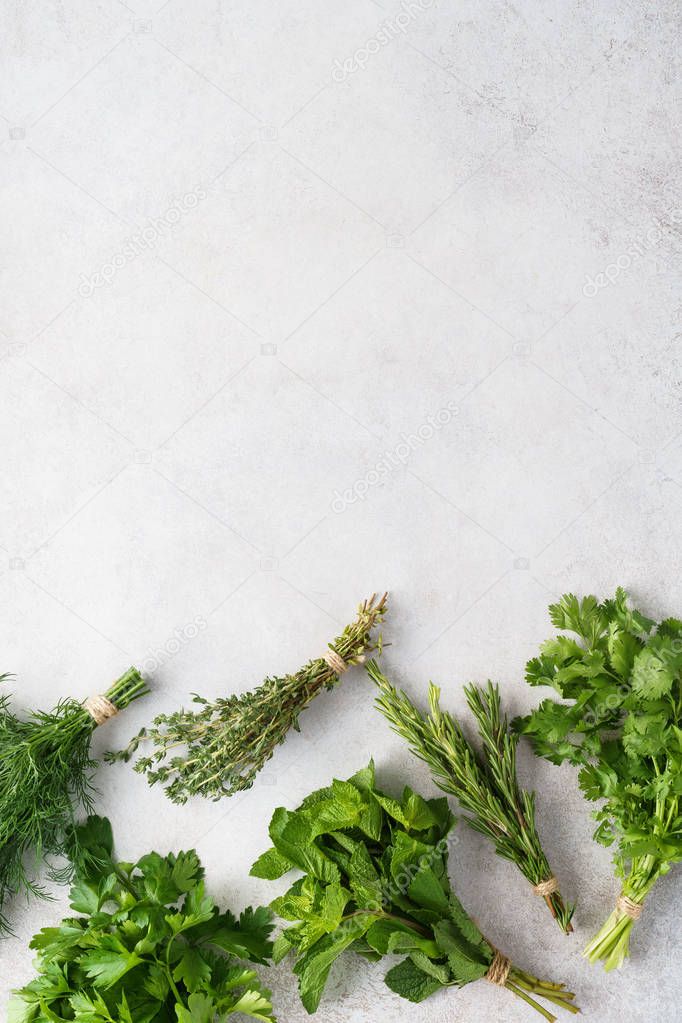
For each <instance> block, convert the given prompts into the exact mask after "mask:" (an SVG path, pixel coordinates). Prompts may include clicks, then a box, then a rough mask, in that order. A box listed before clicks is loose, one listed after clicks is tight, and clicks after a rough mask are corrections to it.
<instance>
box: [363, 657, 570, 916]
mask: <svg viewBox="0 0 682 1023" xmlns="http://www.w3.org/2000/svg"><path fill="white" fill-rule="evenodd" d="M367 672H368V674H369V676H370V678H371V679H372V681H373V682H374V683H375V684H376V685H377V686H378V688H379V695H378V697H377V700H376V705H377V707H378V708H379V710H380V711H381V713H382V714H383V715H384V717H385V718H386V719H387V721H388V722H389V724H390V726H391V728H392V729H393V731H394V732H396V733H397V734H398V735H400V736H402V738H404V739H405V740H406V741H407V743H408V745H409V748H410V750H411V751H412V753H413V754H414V755H415V756H417V757H419V759H420V760H422V761H424V763H426V764H427V765H428V766H429V768H430V769H431V773H432V775H433V778H434V781H435V782H436V784H437V785H438V786H439V788H441V789H442V790H443V791H444V792H447V793H449V794H450V795H453V796H454V797H455V798H456V799H457V800H458V802H459V803H460V805H461V806H462V808H463V809H464V810H467V811H468V812H469V814H470V815H471V816H466V817H465V818H464V819H465V820H466V822H467V823H468V824H469V826H470V827H471V828H473V829H474V830H475V831H478V832H479V833H480V834H482V835H485V836H486V837H487V838H489V839H490V840H491V841H492V842H493V843H494V845H495V849H496V852H497V853H498V855H500V856H502V857H504V859H507V860H511V861H512V862H513V863H515V864H516V866H517V867H518V868H519V870H520V871H521V873H522V874H523V876H524V877H525V878H526V880H527V881H529V882H530V883H531V884H532V885H537V884H540V883H541V882H543V881H547V880H548V879H549V878H550V877H552V871H551V869H550V866H549V862H548V860H547V857H546V855H545V853H544V850H543V848H542V845H541V842H540V837H539V835H538V832H537V827H536V824H535V796H534V793H530V792H526V791H525V790H524V789H521V787H520V786H519V783H518V779H517V774H516V747H517V745H518V736H516V735H514V734H513V733H512V732H511V731H510V729H509V726H508V723H507V719H506V717H503V716H502V714H501V710H500V695H499V690H498V688H497V686H494V685H493V684H492V683H491V682H489V683H488V686H487V688H486V689H480V688H478V687H477V686H474V685H470V686H466V687H465V690H464V691H465V694H466V698H467V702H468V704H469V707H470V709H471V712H472V714H473V715H474V717H475V719H476V722H477V724H478V731H479V735H480V738H481V743H482V751H481V753H478V752H477V751H476V750H475V749H474V747H473V746H472V744H471V743H470V742H469V740H468V739H467V738H466V736H465V734H464V732H463V730H462V727H461V725H460V724H459V722H458V721H457V720H456V719H455V718H453V717H452V716H451V715H450V714H448V713H447V712H445V711H443V710H442V709H441V706H440V690H439V689H438V688H437V687H436V686H434V685H433V684H431V685H430V686H429V714H428V715H426V714H423V713H422V712H421V711H419V710H418V709H417V708H416V707H415V705H414V704H413V703H412V701H411V700H410V698H409V697H408V696H407V695H406V693H404V692H402V691H400V692H399V691H398V690H397V689H396V688H395V687H394V686H393V685H392V684H391V682H390V681H389V680H388V678H387V677H386V676H385V675H384V674H383V673H382V672H381V670H380V668H379V666H378V664H377V663H376V661H370V662H369V663H368V665H367ZM544 900H545V903H546V905H547V907H548V908H549V910H550V912H551V914H552V916H553V917H554V919H555V920H556V921H557V923H558V924H559V926H560V927H561V929H562V930H563V931H565V932H566V933H568V932H570V931H572V930H573V928H572V926H571V917H572V915H573V908H574V907H573V906H571V905H566V903H564V901H563V898H562V896H561V894H560V893H559V892H558V891H555V892H552V893H551V894H549V895H546V896H544Z"/></svg>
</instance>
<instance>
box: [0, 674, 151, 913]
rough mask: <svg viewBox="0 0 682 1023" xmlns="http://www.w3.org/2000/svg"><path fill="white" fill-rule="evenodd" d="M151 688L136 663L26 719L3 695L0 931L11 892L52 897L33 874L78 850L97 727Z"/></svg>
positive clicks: (59, 874)
mask: <svg viewBox="0 0 682 1023" xmlns="http://www.w3.org/2000/svg"><path fill="white" fill-rule="evenodd" d="M5 678H7V676H6V675H5V676H3V679H5ZM146 692H147V688H146V685H145V683H144V681H143V680H142V677H141V675H140V674H139V672H138V671H137V670H136V669H135V668H130V669H129V670H128V671H127V672H126V673H125V675H122V676H121V678H120V679H119V680H118V681H117V682H115V683H114V685H113V686H112V687H111V688H110V689H109V690H108V692H107V693H106V694H105V695H104V696H97V697H93V698H92V699H91V700H88V701H86V703H85V704H81V703H79V702H78V701H76V700H72V699H66V700H61V701H60V702H59V703H58V704H57V706H56V707H55V709H54V710H52V711H50V712H44V711H34V712H32V713H31V714H30V715H29V716H28V717H27V718H26V719H22V718H19V717H18V716H17V715H16V714H14V713H13V712H12V710H11V708H10V701H9V697H7V696H2V697H0V931H2V930H4V931H6V930H8V929H9V924H8V921H7V918H6V917H5V916H4V915H3V910H4V906H5V904H6V902H7V900H8V899H9V898H10V897H11V896H13V895H16V894H17V893H18V892H20V891H24V892H26V894H33V895H39V896H43V897H46V893H45V891H44V890H43V889H42V888H41V886H40V884H39V883H38V882H36V881H35V880H34V878H33V872H34V870H35V867H36V866H37V862H38V861H40V860H41V859H42V858H44V857H49V856H51V855H67V854H69V853H70V852H71V851H72V850H71V848H70V847H69V846H68V835H69V833H70V832H71V831H72V829H73V826H74V817H75V814H76V812H77V811H78V810H79V809H81V808H84V809H86V810H89V809H91V807H92V798H91V793H92V785H91V779H92V774H93V772H94V769H95V768H96V766H97V763H96V761H94V760H93V759H92V758H91V756H90V739H91V737H92V733H93V732H94V730H95V728H96V727H97V726H98V724H102V723H103V721H105V720H106V719H107V718H109V717H112V716H113V715H114V714H116V713H117V712H118V711H119V710H123V709H124V707H127V706H128V704H130V703H132V702H133V700H136V699H138V697H140V696H143V695H144V694H145V693H146ZM88 708H89V709H88ZM31 852H32V853H33V857H31V858H28V859H27V853H31ZM70 870H71V868H70V867H69V868H65V869H63V870H61V871H60V870H57V869H55V868H52V870H51V876H52V877H53V878H54V879H56V880H59V881H65V880H67V879H68V877H69V874H70Z"/></svg>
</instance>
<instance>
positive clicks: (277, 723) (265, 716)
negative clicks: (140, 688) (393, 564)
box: [108, 593, 387, 803]
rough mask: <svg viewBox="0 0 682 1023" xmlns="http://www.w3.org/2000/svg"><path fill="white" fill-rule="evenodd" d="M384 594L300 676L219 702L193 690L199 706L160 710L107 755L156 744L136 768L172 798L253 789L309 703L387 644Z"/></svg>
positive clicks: (367, 603)
mask: <svg viewBox="0 0 682 1023" xmlns="http://www.w3.org/2000/svg"><path fill="white" fill-rule="evenodd" d="M386 599H387V594H386V593H384V595H383V596H382V597H380V598H379V599H377V597H376V594H372V596H371V597H370V598H369V600H363V602H362V603H361V604H360V605H359V607H358V611H357V617H356V619H355V621H354V622H351V624H350V625H347V626H346V628H345V629H344V630H343V632H342V633H341V635H340V636H338V637H337V638H336V639H335V640H334V641H333V642H332V643H330V644H329V645H328V648H327V650H326V651H325V652H324V654H323V655H322V656H320V657H316V658H314V659H313V660H312V661H309V662H308V663H307V664H305V665H304V666H303V667H302V668H300V669H299V670H298V671H297V672H296V673H295V674H293V675H283V676H272V677H270V678H266V679H265V681H264V682H263V683H262V684H261V685H260V686H258V687H257V688H256V689H252V690H251V691H250V692H247V693H234V694H232V695H231V696H226V697H223V698H220V699H217V700H213V701H211V700H206V699H205V698H204V697H202V696H196V695H195V696H194V698H193V702H194V703H195V704H196V705H197V706H198V707H199V708H200V709H198V710H196V709H194V710H185V708H181V709H180V710H177V711H175V712H174V713H172V714H160V715H159V716H158V717H156V718H155V719H154V727H153V728H149V729H147V728H143V729H142V730H141V731H140V732H139V733H138V734H137V735H136V736H135V737H134V738H133V739H132V740H131V742H130V743H129V744H128V746H127V748H126V749H124V750H121V751H120V752H118V753H114V754H109V755H108V759H109V760H125V761H128V760H130V759H132V757H133V756H134V755H135V753H136V751H137V749H138V747H139V746H140V744H141V743H146V742H149V743H151V746H152V749H151V751H150V752H149V754H148V755H147V756H143V757H139V758H138V760H137V762H136V763H135V770H136V771H138V772H139V773H140V774H145V775H146V776H147V781H148V782H149V784H150V785H155V784H157V783H160V784H161V785H163V786H164V789H165V793H166V795H167V796H168V798H169V799H170V800H172V802H174V803H186V802H187V800H188V799H189V798H190V797H191V796H204V797H205V798H207V799H214V800H217V799H221V798H222V797H223V796H232V795H234V793H235V792H240V791H242V790H244V789H249V788H251V786H252V785H253V783H254V780H255V778H256V775H257V774H258V772H259V771H260V770H261V768H262V767H263V766H264V765H265V764H266V763H267V761H268V760H269V759H270V757H271V756H272V755H273V753H274V751H275V749H276V748H277V746H278V745H279V744H280V743H282V742H284V740H285V739H286V737H287V734H288V733H289V731H290V730H291V729H292V728H293V729H295V730H296V731H298V730H299V723H298V722H299V717H300V715H301V714H302V712H303V711H304V710H305V709H306V707H307V706H308V705H309V704H310V703H311V701H312V700H314V698H315V697H316V696H317V695H318V694H319V693H321V692H322V690H323V689H333V687H334V686H335V685H336V684H337V683H338V681H339V679H340V678H341V676H342V674H343V673H344V672H345V671H346V669H347V668H349V667H351V666H352V665H355V664H359V663H361V662H362V661H364V659H365V655H366V654H367V653H368V652H370V651H372V650H374V649H381V637H380V636H379V637H378V638H377V640H376V645H375V641H374V640H373V638H372V631H373V630H374V628H375V627H376V626H377V625H378V624H379V623H380V622H381V620H382V618H383V616H384V614H385V613H386Z"/></svg>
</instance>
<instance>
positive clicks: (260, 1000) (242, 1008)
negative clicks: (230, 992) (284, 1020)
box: [230, 991, 273, 1023]
mask: <svg viewBox="0 0 682 1023" xmlns="http://www.w3.org/2000/svg"><path fill="white" fill-rule="evenodd" d="M233 1012H241V1013H243V1014H244V1015H245V1016H250V1017H251V1018H252V1019H259V1020H263V1023H271V1021H272V1020H273V1015H272V1004H271V1002H270V999H269V998H267V997H266V996H265V994H264V993H263V992H261V991H245V992H244V994H243V995H242V996H241V998H239V1000H238V1001H237V1002H235V1004H234V1005H233V1006H231V1007H230V1013H233Z"/></svg>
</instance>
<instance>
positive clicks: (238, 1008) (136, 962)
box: [10, 817, 274, 1023]
mask: <svg viewBox="0 0 682 1023" xmlns="http://www.w3.org/2000/svg"><path fill="white" fill-rule="evenodd" d="M76 842H77V845H78V847H79V852H78V854H77V856H76V861H77V880H76V883H75V884H74V887H73V888H72V890H71V908H72V909H73V910H75V912H76V913H82V914H85V915H84V916H78V917H73V918H69V919H66V920H62V922H61V924H60V926H59V927H45V928H43V930H42V931H40V932H39V933H38V934H36V936H35V937H34V938H33V940H32V942H31V948H33V949H35V950H36V951H37V953H38V956H37V959H36V962H35V965H36V970H37V976H36V978H35V979H34V980H32V981H31V982H30V983H29V984H27V985H26V986H25V987H23V988H21V989H20V990H19V991H16V992H15V997H14V999H13V1001H12V1002H11V1003H10V1020H11V1023H49V1021H53V1023H58V1021H68V1020H73V1021H74V1023H152V1021H154V1023H171V1021H172V1023H218V1021H222V1020H224V1019H225V1018H226V1017H227V1016H230V1015H232V1014H234V1013H242V1014H243V1015H245V1016H250V1017H251V1018H252V1019H257V1020H262V1021H264V1023H272V1021H273V1020H274V1017H273V1015H272V1006H271V1004H270V993H269V992H268V991H266V990H265V989H264V988H263V987H262V986H261V984H260V981H259V979H258V974H257V973H256V972H255V970H253V969H252V968H251V966H249V965H246V963H245V962H244V960H246V961H247V962H248V963H259V964H263V963H267V962H268V960H269V959H270V957H271V953H272V943H271V942H270V932H271V931H272V923H271V919H272V917H271V913H270V911H269V910H267V909H262V908H261V909H257V910H255V911H254V910H252V909H246V910H244V912H243V913H242V914H241V916H240V918H239V920H237V919H236V918H235V917H234V916H233V915H232V913H230V912H223V913H221V912H220V911H219V910H218V909H217V907H216V906H215V904H214V902H213V900H212V899H211V898H209V897H208V896H207V895H206V893H205V890H204V881H203V877H204V872H203V869H202V867H201V864H200V862H199V860H198V858H197V855H196V853H195V852H194V851H190V852H181V853H178V854H177V856H175V855H173V854H171V855H169V856H160V855H159V854H158V853H155V852H152V853H150V854H149V855H147V856H143V857H142V859H141V860H138V862H137V863H135V864H132V863H117V862H115V861H114V859H113V840H112V835H111V827H110V825H109V822H108V820H106V819H105V818H101V817H89V818H88V820H87V823H86V824H85V825H84V826H81V827H80V828H78V829H76Z"/></svg>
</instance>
